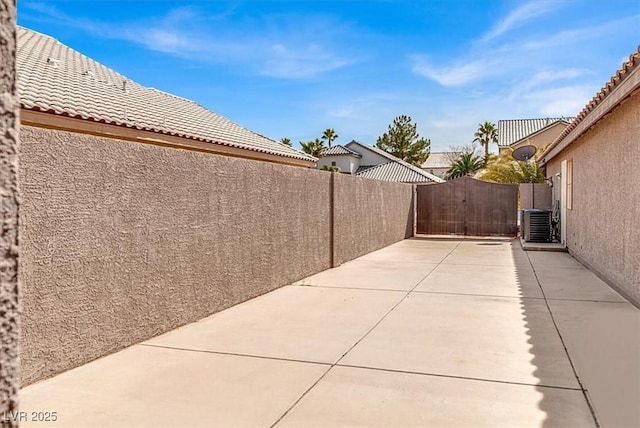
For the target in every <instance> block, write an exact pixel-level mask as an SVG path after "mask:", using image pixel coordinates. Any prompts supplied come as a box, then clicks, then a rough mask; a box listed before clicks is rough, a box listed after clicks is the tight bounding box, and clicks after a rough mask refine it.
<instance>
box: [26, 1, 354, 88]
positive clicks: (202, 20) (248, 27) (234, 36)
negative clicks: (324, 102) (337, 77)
mask: <svg viewBox="0 0 640 428" xmlns="http://www.w3.org/2000/svg"><path fill="white" fill-rule="evenodd" d="M25 7H26V8H28V9H29V10H30V11H34V12H38V13H40V14H42V15H43V16H45V17H48V18H49V19H55V20H56V21H58V22H62V23H64V24H65V25H67V26H70V27H74V28H79V29H82V30H84V31H87V32H90V33H92V34H94V35H96V36H99V37H103V38H108V39H119V40H126V41H128V42H131V43H135V44H138V45H141V46H144V47H145V48H147V49H150V50H153V51H158V52H163V53H168V54H172V55H175V56H179V57H183V58H188V59H190V60H198V61H206V62H217V63H225V64H230V65H234V66H240V67H243V68H245V69H248V70H251V71H252V72H253V73H256V74H261V75H264V76H269V77H277V78H285V79H304V78H311V77H314V76H317V75H319V74H322V73H326V72H328V71H331V70H336V69H339V68H342V67H345V66H348V65H350V64H353V63H355V62H357V61H358V58H359V54H357V53H356V52H353V51H351V49H349V48H348V47H347V46H348V43H344V41H345V40H349V38H350V37H351V29H350V28H349V27H348V26H346V25H343V24H342V23H340V22H337V21H335V20H332V19H330V18H327V17H323V16H288V15H277V16H276V15H273V16H265V17H261V19H260V20H258V21H252V22H251V23H246V22H245V23H243V24H244V25H235V24H234V23H233V22H222V21H223V18H225V17H227V16H228V15H229V12H227V13H224V14H221V15H215V16H201V15H200V13H199V12H198V10H197V9H194V8H192V7H182V8H177V9H174V10H172V11H171V12H169V13H168V14H166V15H165V16H161V17H154V18H147V19H145V20H138V21H132V22H120V23H118V24H114V23H107V22H92V21H89V20H84V19H79V18H75V17H71V16H68V15H66V14H64V13H62V12H60V11H59V10H57V9H56V8H55V7H53V6H48V5H45V4H42V3H26V4H25ZM212 20H214V21H221V22H218V23H217V25H216V26H215V27H212V26H211V25H210V24H211V21H212Z"/></svg>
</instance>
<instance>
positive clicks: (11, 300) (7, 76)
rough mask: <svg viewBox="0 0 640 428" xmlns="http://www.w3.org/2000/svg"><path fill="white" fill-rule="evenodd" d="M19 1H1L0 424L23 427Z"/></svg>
mask: <svg viewBox="0 0 640 428" xmlns="http://www.w3.org/2000/svg"><path fill="white" fill-rule="evenodd" d="M15 59H16V3H15V0H0V100H2V102H0V180H1V182H2V193H1V196H0V198H1V203H0V220H1V221H2V232H1V233H0V252H1V254H2V257H1V259H0V263H2V271H1V273H0V425H1V426H3V427H4V426H7V427H12V426H18V423H17V421H13V420H12V418H11V413H9V412H16V413H17V411H18V386H19V357H18V353H19V336H20V332H19V328H20V323H19V318H20V311H19V297H20V293H19V289H18V179H17V173H18V164H17V162H18V159H17V154H18V148H19V144H18V123H19V122H18V121H19V119H18V117H19V113H18V112H19V105H18V96H17V90H16V66H15V64H16V61H15Z"/></svg>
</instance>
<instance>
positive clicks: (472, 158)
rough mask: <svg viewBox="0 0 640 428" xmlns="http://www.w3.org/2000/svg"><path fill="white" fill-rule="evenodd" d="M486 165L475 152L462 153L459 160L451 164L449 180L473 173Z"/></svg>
mask: <svg viewBox="0 0 640 428" xmlns="http://www.w3.org/2000/svg"><path fill="white" fill-rule="evenodd" d="M483 166H484V162H483V161H482V159H480V158H479V157H478V156H476V155H474V154H473V153H470V152H467V153H463V154H462V155H460V157H459V158H458V160H456V161H455V162H454V163H452V164H451V166H450V167H449V170H448V171H447V174H446V177H447V180H452V179H454V178H458V177H464V176H465V175H473V173H475V172H476V171H479V170H481V169H482V167H483Z"/></svg>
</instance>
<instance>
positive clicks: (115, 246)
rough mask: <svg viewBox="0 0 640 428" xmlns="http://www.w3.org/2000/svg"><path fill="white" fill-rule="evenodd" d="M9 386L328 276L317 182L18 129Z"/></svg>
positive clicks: (324, 195)
mask: <svg viewBox="0 0 640 428" xmlns="http://www.w3.org/2000/svg"><path fill="white" fill-rule="evenodd" d="M21 140H22V150H21V154H20V156H21V158H20V161H21V165H20V174H21V180H22V187H23V189H24V194H23V204H24V207H23V209H24V221H23V223H22V230H21V232H22V239H23V243H24V254H23V258H22V259H21V264H20V270H21V275H22V281H23V284H24V290H23V295H24V320H23V331H22V337H23V343H24V346H23V347H22V356H21V357H22V383H23V385H26V384H29V383H32V382H33V381H36V380H38V379H42V378H45V377H48V376H51V375H52V374H55V373H57V372H60V371H63V370H66V369H69V368H72V367H75V366H78V365H81V364H83V363H85V362H87V361H90V360H92V359H95V358H97V357H100V356H102V355H105V354H108V353H111V352H114V351H116V350H119V349H121V348H124V347H126V346H128V345H131V344H133V343H136V342H139V341H142V340H144V339H148V338H150V337H153V336H155V335H157V334H159V333H162V332H165V331H168V330H170V329H173V328H175V327H177V326H180V325H183V324H186V323H189V322H192V321H195V320H198V319H200V318H203V317H205V316H207V315H209V314H211V313H214V312H216V311H220V310H222V309H225V308H227V307H230V306H232V305H235V304H237V303H240V302H242V301H244V300H247V299H250V298H253V297H255V296H258V295H260V294H263V293H266V292H268V291H270V290H273V289H275V288H277V287H280V286H282V285H285V284H288V283H291V282H293V281H296V280H298V279H300V278H303V277H305V276H308V275H311V274H313V273H316V272H318V271H321V270H323V269H326V268H328V267H329V263H330V248H329V241H330V239H329V231H330V229H329V222H330V217H329V204H328V200H329V189H330V185H329V181H330V177H331V174H330V173H327V172H321V171H311V170H307V169H303V168H296V167H289V166H284V165H277V164H271V163H265V162H259V161H252V160H245V159H239V158H231V157H224V156H219V155H212V154H205V153H199V152H193V151H187V150H179V149H171V148H165V147H159V146H153V145H146V144H140V143H132V142H126V141H121V140H112V139H106V138H102V137H94V136H89V135H81V134H75V133H69V132H63V131H51V130H45V129H41V128H33V127H23V128H22V131H21Z"/></svg>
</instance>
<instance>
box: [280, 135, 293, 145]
mask: <svg viewBox="0 0 640 428" xmlns="http://www.w3.org/2000/svg"><path fill="white" fill-rule="evenodd" d="M280 142H281V143H282V144H284V145H285V146H289V147H291V138H287V137H284V138H281V139H280Z"/></svg>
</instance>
